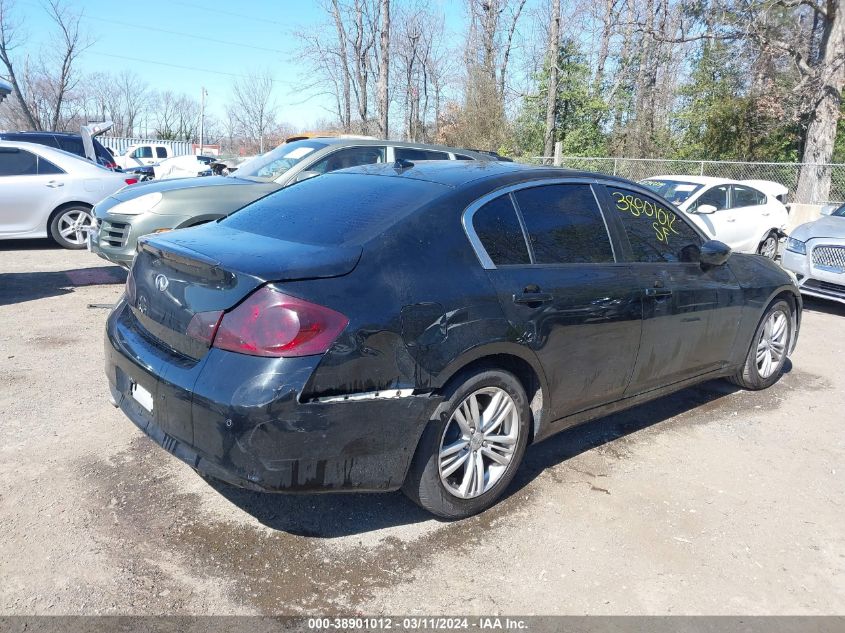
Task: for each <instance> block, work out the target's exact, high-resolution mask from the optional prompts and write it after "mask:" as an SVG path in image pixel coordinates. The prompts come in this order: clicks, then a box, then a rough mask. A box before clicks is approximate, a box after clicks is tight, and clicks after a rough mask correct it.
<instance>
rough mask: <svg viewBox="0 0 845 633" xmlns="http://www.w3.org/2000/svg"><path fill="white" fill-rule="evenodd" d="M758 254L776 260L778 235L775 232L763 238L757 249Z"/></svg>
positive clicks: (770, 232)
mask: <svg viewBox="0 0 845 633" xmlns="http://www.w3.org/2000/svg"><path fill="white" fill-rule="evenodd" d="M757 254H758V255H762V256H763V257H765V258H767V259H775V257H777V254H778V234H777V233H776V232H775V231H769V234H768V235H767V236H766V237H764V238H763V241H762V242H760V245H759V246H758V247H757Z"/></svg>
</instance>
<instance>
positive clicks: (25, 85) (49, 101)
mask: <svg viewBox="0 0 845 633" xmlns="http://www.w3.org/2000/svg"><path fill="white" fill-rule="evenodd" d="M45 8H46V10H47V13H48V15H49V17H50V19H51V21H52V22H53V23H54V24H55V25H56V27H57V29H58V37H57V38H56V40H55V42H54V43H53V45H52V46H51V47H50V48H49V49H48V50H47V51H46V52H45V53H44V54H42V55H41V56H40V57H39V58H38V59H33V58H32V57H30V56H29V55H27V56H26V57H25V58H24V60H23V69H22V70H21V68H20V67H19V62H20V59H18V58H17V57H16V56H15V51H16V49H17V48H18V47H19V46H20V45H21V44H22V40H24V39H26V38H25V35H23V34H22V33H21V31H20V27H21V23H20V22H18V21H16V19H15V18H14V16H13V13H14V9H15V6H14V3H13V2H12V1H11V0H0V61H2V62H3V65H4V66H5V68H6V75H7V77H8V79H9V81H10V83H11V84H12V87H13V89H14V92H15V96H16V106H17V110H18V116H19V118H20V119H21V120H22V123H23V124H24V125H25V126H26V127H29V128H31V129H33V130H43V129H52V130H60V129H63V128H64V127H65V126H66V125H67V124H68V123H69V122H70V121H71V120H77V119H78V117H79V114H80V111H81V110H82V109H84V104H82V103H81V101H82V100H81V99H78V98H77V97H76V96H74V95H72V94H71V92H72V91H73V90H74V88H75V87H76V85H77V83H78V82H79V74H78V72H77V70H76V61H77V59H78V57H79V55H80V54H81V53H82V52H83V51H84V50H85V49H86V48H88V47H89V46H90V45H91V42H90V40H89V39H88V38H87V37H86V36H85V35H84V34H83V33H82V32H81V30H80V19H81V14H79V13H75V12H73V11H71V10H70V9H68V8H67V7H66V6H65V5H64V3H63V2H62V0H48V2H47V5H46V7H45Z"/></svg>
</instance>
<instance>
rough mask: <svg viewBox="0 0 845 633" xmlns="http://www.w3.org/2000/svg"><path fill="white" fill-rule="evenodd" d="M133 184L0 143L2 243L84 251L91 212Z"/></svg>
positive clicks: (96, 168) (54, 154)
mask: <svg viewBox="0 0 845 633" xmlns="http://www.w3.org/2000/svg"><path fill="white" fill-rule="evenodd" d="M136 182H138V181H137V179H136V178H130V177H128V174H122V173H119V172H114V171H111V170H109V169H106V168H105V167H101V166H100V165H97V164H96V163H93V162H91V161H89V160H86V159H84V158H80V157H79V156H76V155H75V154H70V153H68V152H64V151H62V150H59V149H54V148H52V147H47V146H45V145H38V144H35V143H23V142H19V141H0V240H12V239H24V238H39V237H52V238H53V239H54V240H55V241H56V242H58V243H59V245H61V246H63V247H65V248H85V244H86V240H87V238H88V232H89V231H90V230H91V228H92V224H93V215H92V214H91V208H92V207H93V206H94V205H95V204H96V203H97V202H99V201H100V200H102V199H103V198H105V197H107V196H110V195H111V194H113V193H115V192H116V191H118V190H119V189H122V188H123V187H125V186H126V185H131V184H134V183H136Z"/></svg>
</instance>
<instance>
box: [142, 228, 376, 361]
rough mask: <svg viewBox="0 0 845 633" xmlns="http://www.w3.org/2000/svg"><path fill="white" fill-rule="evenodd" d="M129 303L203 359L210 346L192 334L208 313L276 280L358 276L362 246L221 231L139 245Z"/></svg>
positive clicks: (179, 347) (168, 339)
mask: <svg viewBox="0 0 845 633" xmlns="http://www.w3.org/2000/svg"><path fill="white" fill-rule="evenodd" d="M139 245H140V247H139V252H138V255H137V256H136V258H135V262H134V264H133V266H132V270H131V273H130V279H129V281H128V282H127V301H128V302H129V304H130V306H131V308H132V311H133V313H134V314H135V316H136V317H137V319H138V321H139V322H140V324H141V325H142V326H143V327H144V329H146V330H147V332H148V333H149V334H150V335H152V336H153V337H154V338H156V339H157V340H158V341H160V342H162V343H164V344H165V345H167V346H169V347H170V348H172V349H174V350H176V351H178V352H180V353H182V354H186V355H188V356H191V357H193V358H200V357H201V356H202V355H203V354H204V353H205V351H206V350H207V345H205V344H203V343H201V342H200V341H198V340H197V339H195V338H193V337H190V336H188V335H187V331H188V326H189V324H190V323H191V319H193V317H194V316H195V315H196V314H197V313H200V312H213V311H225V310H228V309H230V308H232V307H234V306H236V305H237V304H238V303H240V302H241V301H242V300H243V299H244V298H246V297H247V296H248V295H250V294H251V293H252V292H253V291H255V290H256V289H257V288H259V287H260V286H263V285H264V284H266V283H269V282H276V281H278V282H282V281H296V280H301V279H319V278H328V277H339V276H343V275H346V274H348V273H350V272H351V271H352V270H353V269H354V268H355V266H356V265H357V263H358V260H359V259H360V256H361V247H360V246H317V245H312V244H303V243H298V242H291V241H285V240H280V239H276V238H272V237H265V236H261V235H256V234H252V233H246V232H243V231H239V230H235V229H230V228H227V227H224V226H220V225H203V226H200V227H196V228H192V229H185V230H180V231H174V232H173V233H169V234H166V235H163V236H157V237H155V238H152V239H141V240H139Z"/></svg>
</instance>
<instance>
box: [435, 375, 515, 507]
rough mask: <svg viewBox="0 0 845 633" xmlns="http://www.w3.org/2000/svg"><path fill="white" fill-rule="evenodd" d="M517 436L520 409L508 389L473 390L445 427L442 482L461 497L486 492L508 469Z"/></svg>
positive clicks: (452, 492)
mask: <svg viewBox="0 0 845 633" xmlns="http://www.w3.org/2000/svg"><path fill="white" fill-rule="evenodd" d="M518 439H519V411H518V410H517V407H516V403H515V402H514V401H513V398H511V396H510V395H509V394H508V393H507V392H506V391H505V390H503V389H500V388H498V387H485V388H483V389H479V390H478V391H475V392H473V393H471V394H470V395H469V396H467V397H466V398H465V399H464V400H463V401H462V402H461V403H460V404H459V405H458V407H457V408H456V409H455V411H454V413H452V417H451V418H449V422H448V423H447V424H446V428H445V429H444V430H443V436H442V437H441V439H440V448H439V453H438V465H439V472H440V481H441V482H442V484H443V486H445V488H446V490H448V491H449V492H450V493H451V494H453V495H454V496H456V497H459V498H461V499H472V498H475V497H478V496H480V495H482V494H484V493H485V492H487V491H488V490H490V489H491V488H493V486H495V485H496V483H497V482H498V481H499V480H500V479H501V478H502V476H503V475H504V474H505V472H507V470H508V467H509V466H510V464H511V461H512V460H513V456H514V452H515V450H516V446H517V441H518Z"/></svg>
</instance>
